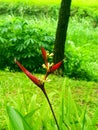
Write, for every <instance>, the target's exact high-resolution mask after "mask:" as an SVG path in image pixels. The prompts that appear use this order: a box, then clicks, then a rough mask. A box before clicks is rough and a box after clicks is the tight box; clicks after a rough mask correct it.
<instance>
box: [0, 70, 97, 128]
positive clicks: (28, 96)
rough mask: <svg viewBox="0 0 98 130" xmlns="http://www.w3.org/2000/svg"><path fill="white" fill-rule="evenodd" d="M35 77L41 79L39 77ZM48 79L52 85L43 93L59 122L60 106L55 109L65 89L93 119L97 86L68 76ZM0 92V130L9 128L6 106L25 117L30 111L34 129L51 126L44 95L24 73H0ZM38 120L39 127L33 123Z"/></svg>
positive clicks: (50, 117) (47, 85)
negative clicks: (45, 93)
mask: <svg viewBox="0 0 98 130" xmlns="http://www.w3.org/2000/svg"><path fill="white" fill-rule="evenodd" d="M37 76H38V77H41V75H39V74H38V75H37ZM49 78H50V79H51V82H47V83H46V90H47V93H48V95H49V98H50V100H51V102H52V105H53V107H54V110H55V112H56V115H58V116H57V118H58V119H59V114H61V111H59V109H61V108H60V106H59V107H58V105H60V104H61V96H62V88H63V89H65V94H64V95H63V96H64V97H65V98H64V97H63V98H64V99H65V100H66V98H67V95H68V91H69V90H68V88H70V89H71V91H72V97H73V99H74V100H75V102H76V104H77V105H78V107H80V108H81V109H83V108H84V106H85V105H87V113H88V114H89V115H90V116H92V117H93V114H94V111H95V110H96V108H97V102H98V94H97V92H98V83H95V82H86V81H79V80H72V79H69V78H67V77H64V78H62V77H57V76H55V75H53V76H50V77H49ZM0 93H1V94H0V106H1V111H0V124H1V125H0V129H6V130H7V129H8V126H9V122H8V117H7V114H6V109H5V108H6V104H8V105H10V106H13V107H15V108H16V109H17V110H18V111H19V112H21V113H22V114H23V115H26V114H27V113H29V112H30V111H31V110H32V111H33V112H34V116H33V117H32V118H31V121H32V120H33V121H34V122H35V125H36V126H35V125H34V124H33V128H36V130H38V129H39V126H42V123H44V124H43V125H46V126H47V125H49V124H51V123H52V124H53V119H52V116H51V115H50V114H49V115H48V114H47V111H49V109H48V108H47V105H48V104H47V102H46V100H45V99H44V95H43V94H42V92H41V91H40V90H39V88H36V86H35V85H33V84H32V82H31V81H29V79H28V78H27V77H26V76H25V75H24V74H23V73H16V72H15V73H13V72H4V71H0ZM87 95H88V99H87ZM70 99H71V98H70ZM66 107H67V106H66ZM37 109H38V110H37ZM45 109H46V110H47V111H46V110H45ZM44 110H45V111H44ZM49 113H50V112H49ZM36 114H37V116H36ZM40 114H41V115H42V116H41V115H40ZM46 115H47V119H46ZM45 120H46V121H47V122H48V124H47V123H46V121H45ZM29 121H30V120H29ZM37 121H38V124H39V125H38V124H36V123H37ZM49 122H51V123H49ZM31 123H32V122H31ZM7 125H8V126H7ZM46 126H45V127H46ZM49 127H50V126H49ZM54 127H55V126H54V125H53V128H54Z"/></svg>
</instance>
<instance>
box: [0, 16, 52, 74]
mask: <svg viewBox="0 0 98 130" xmlns="http://www.w3.org/2000/svg"><path fill="white" fill-rule="evenodd" d="M0 32H1V34H0V43H1V44H0V52H1V58H0V60H1V64H0V68H5V67H9V69H16V66H15V65H14V62H13V59H14V58H15V57H16V58H17V59H18V60H20V61H22V64H24V66H25V67H27V68H28V69H29V70H33V72H35V71H36V72H39V71H41V69H40V67H41V65H42V60H41V59H40V47H41V46H43V47H45V48H46V49H47V48H49V49H50V51H51V49H52V44H53V40H54V38H53V36H52V34H51V33H50V32H48V31H47V30H46V29H45V28H41V27H40V26H38V25H35V24H34V23H30V22H28V21H26V20H24V19H22V18H16V17H13V18H12V17H11V18H10V19H8V20H7V21H6V22H5V21H1V22H0ZM25 61H27V62H25ZM32 66H33V68H32Z"/></svg>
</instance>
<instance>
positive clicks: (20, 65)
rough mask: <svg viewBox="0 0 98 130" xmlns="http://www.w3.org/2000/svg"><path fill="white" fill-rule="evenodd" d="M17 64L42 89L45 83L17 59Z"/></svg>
mask: <svg viewBox="0 0 98 130" xmlns="http://www.w3.org/2000/svg"><path fill="white" fill-rule="evenodd" d="M14 61H15V63H16V64H17V65H18V66H19V67H20V69H21V70H22V71H23V72H24V73H25V74H26V75H27V76H28V77H29V79H31V80H32V81H33V83H34V84H36V85H37V86H38V87H40V88H42V86H43V83H42V81H40V80H39V79H38V78H37V77H35V76H33V75H32V74H31V73H30V72H29V71H28V70H27V69H26V68H25V67H24V66H23V65H22V64H20V63H19V62H18V61H17V60H16V59H15V60H14Z"/></svg>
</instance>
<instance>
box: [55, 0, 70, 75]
mask: <svg viewBox="0 0 98 130" xmlns="http://www.w3.org/2000/svg"><path fill="white" fill-rule="evenodd" d="M70 6H71V0H62V2H61V7H60V10H59V19H58V25H57V30H56V38H55V42H54V57H53V61H54V63H57V62H59V61H61V60H63V59H64V50H65V41H66V34H67V27H68V21H69V16H70ZM63 72H64V63H63V64H62V66H61V68H60V69H59V70H58V73H60V74H61V73H63Z"/></svg>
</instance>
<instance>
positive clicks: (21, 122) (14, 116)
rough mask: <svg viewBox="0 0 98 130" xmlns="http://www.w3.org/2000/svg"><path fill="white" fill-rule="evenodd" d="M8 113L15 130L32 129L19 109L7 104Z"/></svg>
mask: <svg viewBox="0 0 98 130" xmlns="http://www.w3.org/2000/svg"><path fill="white" fill-rule="evenodd" d="M7 113H8V116H9V120H10V123H11V125H12V127H13V129H14V130H31V128H30V126H29V125H28V123H27V122H26V120H25V118H24V117H23V116H22V115H21V114H20V113H19V112H18V111H17V110H15V109H14V108H12V107H10V106H7Z"/></svg>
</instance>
